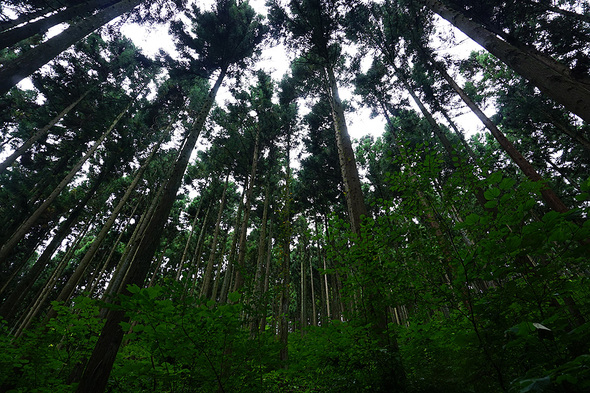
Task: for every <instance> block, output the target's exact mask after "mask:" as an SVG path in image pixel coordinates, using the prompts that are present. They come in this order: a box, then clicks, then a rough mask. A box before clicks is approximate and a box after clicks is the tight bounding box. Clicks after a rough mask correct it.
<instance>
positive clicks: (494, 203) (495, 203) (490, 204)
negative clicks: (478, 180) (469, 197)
mask: <svg viewBox="0 0 590 393" xmlns="http://www.w3.org/2000/svg"><path fill="white" fill-rule="evenodd" d="M484 206H485V207H486V208H488V209H493V208H495V207H496V206H498V201H488V202H486V203H485V205H484Z"/></svg>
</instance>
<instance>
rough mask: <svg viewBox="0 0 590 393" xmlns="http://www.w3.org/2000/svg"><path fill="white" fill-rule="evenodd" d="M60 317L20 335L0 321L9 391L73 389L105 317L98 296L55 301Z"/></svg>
mask: <svg viewBox="0 0 590 393" xmlns="http://www.w3.org/2000/svg"><path fill="white" fill-rule="evenodd" d="M53 307H54V309H55V310H56V311H57V317H56V318H55V319H52V320H50V321H49V322H48V323H47V326H37V327H34V328H32V329H29V330H27V331H25V333H24V335H23V336H21V337H18V338H14V337H12V336H11V335H10V334H9V332H8V331H7V330H6V326H5V325H4V324H3V323H2V321H0V324H1V325H0V328H1V329H2V331H0V386H1V387H2V389H5V390H3V391H10V392H15V393H16V392H39V393H41V392H47V393H50V392H70V391H71V389H72V387H71V386H70V384H71V382H70V381H71V380H72V379H73V378H75V376H76V375H79V373H80V372H81V371H82V370H83V367H84V364H85V362H86V359H87V358H88V356H89V355H90V353H91V351H92V349H93V348H94V345H95V344H96V340H97V337H98V333H99V332H100V329H101V327H102V321H101V320H100V319H98V318H97V315H98V311H99V307H98V305H97V302H96V301H95V300H92V299H89V298H87V297H83V296H80V297H77V298H76V299H75V300H74V302H73V305H72V306H71V307H65V306H63V305H61V304H58V303H54V304H53Z"/></svg>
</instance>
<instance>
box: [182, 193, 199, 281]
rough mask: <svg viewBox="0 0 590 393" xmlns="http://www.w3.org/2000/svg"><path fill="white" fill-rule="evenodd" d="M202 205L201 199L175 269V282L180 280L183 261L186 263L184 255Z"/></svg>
mask: <svg viewBox="0 0 590 393" xmlns="http://www.w3.org/2000/svg"><path fill="white" fill-rule="evenodd" d="M202 205H203V198H201V199H200V200H199V205H198V206H197V212H196V213H195V218H193V222H192V224H191V231H190V232H189V234H188V239H186V243H185V244H184V250H182V256H181V257H180V262H179V264H178V268H177V269H176V281H179V280H180V275H181V273H182V269H183V267H184V261H186V255H187V253H188V249H189V247H190V244H191V239H192V238H193V233H194V232H195V226H196V225H197V219H198V218H199V213H200V212H201V206H202Z"/></svg>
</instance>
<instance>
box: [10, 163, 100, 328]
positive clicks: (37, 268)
mask: <svg viewBox="0 0 590 393" xmlns="http://www.w3.org/2000/svg"><path fill="white" fill-rule="evenodd" d="M103 178H104V172H102V173H101V175H100V176H99V177H98V178H97V179H96V181H95V182H94V184H93V186H92V188H91V189H90V190H89V191H88V192H87V193H86V195H85V196H84V198H83V199H82V200H80V202H78V205H77V206H76V207H75V208H74V209H73V210H72V211H71V212H70V214H69V215H68V218H67V219H66V220H65V221H64V222H63V223H61V225H60V226H59V229H58V231H57V233H56V234H55V236H53V239H51V242H50V243H49V244H48V245H47V247H45V250H43V253H42V254H41V256H40V257H39V259H37V261H36V262H35V264H34V265H33V267H31V269H30V270H29V271H28V272H27V274H25V276H24V277H23V278H22V280H21V281H20V282H19V283H18V285H17V286H16V287H15V288H14V289H13V290H12V292H11V293H10V295H9V296H8V298H7V299H6V300H5V301H4V303H3V304H2V306H1V307H0V315H1V316H2V317H3V318H4V319H6V320H10V319H12V317H13V316H14V314H15V312H16V310H17V309H18V306H19V304H20V303H21V301H22V299H23V298H24V297H25V295H26V294H28V293H29V291H30V290H31V287H32V286H33V284H34V283H35V281H36V280H37V278H39V275H40V274H41V272H43V270H44V269H45V268H46V267H47V264H48V263H49V261H50V260H51V256H52V255H53V254H54V253H55V251H56V250H57V248H58V247H59V246H60V245H61V243H62V242H63V240H64V239H65V237H66V236H67V235H68V234H69V233H70V229H71V228H72V227H73V226H74V224H75V223H76V222H78V219H79V218H80V216H81V214H82V212H83V211H84V208H85V207H86V204H87V203H88V201H89V200H90V199H91V198H92V197H93V196H94V194H95V193H96V191H97V190H98V188H99V187H100V186H101V184H102V180H103ZM7 284H8V283H7ZM7 284H5V285H4V286H3V287H2V290H1V291H0V293H2V292H3V291H4V289H5V288H6V285H7Z"/></svg>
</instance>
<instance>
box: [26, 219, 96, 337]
mask: <svg viewBox="0 0 590 393" xmlns="http://www.w3.org/2000/svg"><path fill="white" fill-rule="evenodd" d="M91 226H92V221H90V222H89V223H88V224H86V227H85V228H84V229H83V230H82V232H81V233H80V234H79V235H78V236H77V237H76V239H75V240H74V242H73V244H72V245H71V246H70V248H69V249H68V251H67V252H66V254H65V255H64V256H63V258H62V259H61V261H60V262H59V263H58V265H57V266H56V267H55V269H54V270H53V273H52V274H51V276H50V277H49V279H48V280H47V282H46V283H45V285H44V286H43V288H42V289H41V291H40V293H39V295H38V296H37V297H36V299H34V302H33V305H32V306H31V308H30V309H29V312H28V313H26V314H25V315H24V317H23V318H22V319H21V322H20V326H19V328H18V329H17V331H16V333H15V337H20V335H21V334H22V333H23V331H25V330H26V329H27V328H28V327H29V325H30V324H31V322H32V321H33V319H34V318H35V317H36V316H37V314H38V313H39V311H41V309H42V308H43V304H45V301H46V300H47V297H48V296H49V294H50V293H51V291H52V290H53V286H54V285H55V283H56V282H57V280H58V279H59V277H60V276H61V274H62V272H63V271H64V269H65V268H66V266H67V265H68V262H69V261H70V259H71V258H72V255H73V253H74V251H75V250H76V249H77V248H78V244H79V243H80V241H81V240H82V239H83V238H84V236H85V235H86V233H87V232H88V229H89V228H90V227H91Z"/></svg>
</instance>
